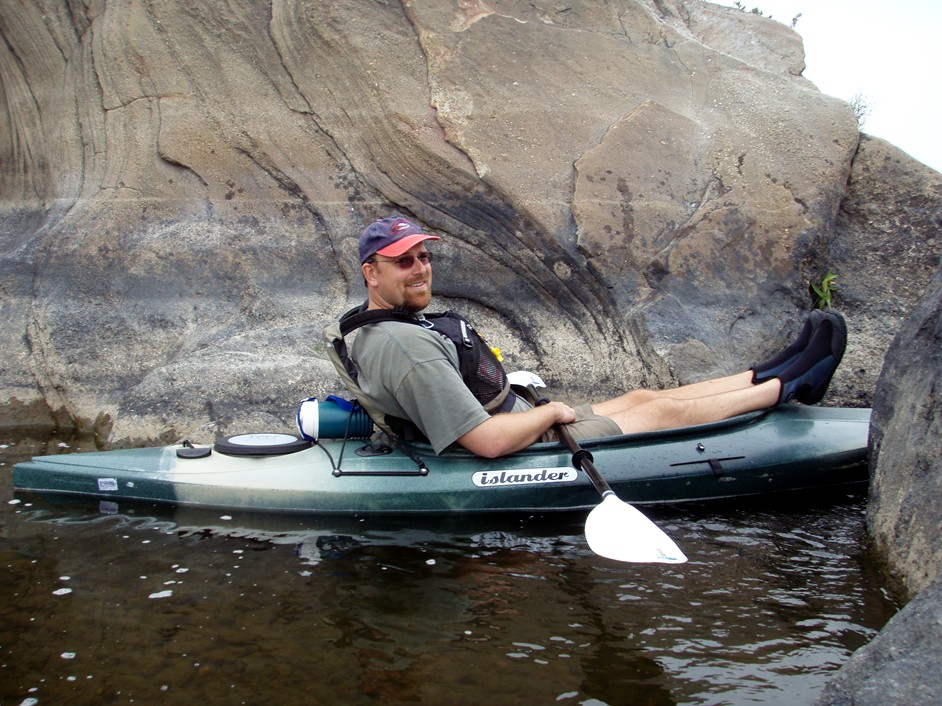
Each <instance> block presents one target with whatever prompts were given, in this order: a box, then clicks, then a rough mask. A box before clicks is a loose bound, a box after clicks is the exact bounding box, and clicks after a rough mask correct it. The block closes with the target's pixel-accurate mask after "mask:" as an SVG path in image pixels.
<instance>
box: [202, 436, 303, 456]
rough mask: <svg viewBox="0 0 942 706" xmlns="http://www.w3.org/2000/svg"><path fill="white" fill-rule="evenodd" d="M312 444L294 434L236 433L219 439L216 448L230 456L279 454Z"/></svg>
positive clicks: (301, 448)
mask: <svg viewBox="0 0 942 706" xmlns="http://www.w3.org/2000/svg"><path fill="white" fill-rule="evenodd" d="M310 445H311V442H310V441H306V440H304V439H299V438H298V437H296V436H294V435H293V434H277V433H273V434H235V435H233V436H227V437H225V438H222V439H217V440H216V444H215V446H214V448H215V449H216V451H218V452H219V453H221V454H228V455H229V456H277V455H279V454H291V453H294V452H296V451H303V450H304V449H306V448H308V447H310Z"/></svg>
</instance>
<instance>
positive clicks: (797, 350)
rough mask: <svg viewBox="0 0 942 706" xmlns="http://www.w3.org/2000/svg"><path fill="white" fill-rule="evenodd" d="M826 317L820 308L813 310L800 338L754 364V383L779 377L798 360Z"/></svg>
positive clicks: (806, 320) (799, 335)
mask: <svg viewBox="0 0 942 706" xmlns="http://www.w3.org/2000/svg"><path fill="white" fill-rule="evenodd" d="M824 317H825V313H824V312H823V311H821V310H820V309H815V310H814V311H812V312H811V313H810V314H809V315H808V318H807V319H805V325H804V327H803V328H802V329H801V333H799V334H798V338H796V339H795V340H794V341H792V342H791V343H790V344H789V345H788V347H787V348H786V349H785V350H783V351H782V352H781V353H779V354H778V355H777V356H775V357H774V358H770V359H769V360H766V361H764V362H762V363H757V364H756V365H753V366H752V368H750V370H752V384H753V385H758V384H759V383H760V382H765V381H766V380H771V379H772V378H774V377H778V376H779V375H781V374H782V373H783V372H784V371H785V370H787V369H788V368H789V366H791V365H792V364H793V363H794V362H795V361H797V360H798V357H799V356H800V355H801V354H802V353H804V351H805V348H807V347H808V343H809V342H810V341H811V337H812V336H814V333H815V331H817V330H818V326H820V325H821V322H822V321H824Z"/></svg>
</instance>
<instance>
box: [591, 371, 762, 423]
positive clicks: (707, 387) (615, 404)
mask: <svg viewBox="0 0 942 706" xmlns="http://www.w3.org/2000/svg"><path fill="white" fill-rule="evenodd" d="M750 387H752V373H751V372H750V371H746V372H743V373H738V374H736V375H729V376H727V377H723V378H715V379H713V380H704V381H702V382H695V383H692V384H690V385H683V386H681V387H675V388H671V389H668V390H632V391H631V392H626V393H625V394H623V395H620V396H618V397H615V398H614V399H611V400H606V401H605V402H599V403H597V404H593V405H592V409H593V410H594V411H595V413H596V414H602V415H605V416H607V417H611V416H612V415H614V414H618V413H620V412H624V411H626V410H628V409H630V408H631V407H634V406H635V405H637V404H641V403H642V402H647V401H649V400H651V399H656V398H659V397H668V398H671V399H675V400H691V399H696V398H698V397H709V396H711V395H719V394H722V393H724V392H734V391H736V390H746V389H748V388H750Z"/></svg>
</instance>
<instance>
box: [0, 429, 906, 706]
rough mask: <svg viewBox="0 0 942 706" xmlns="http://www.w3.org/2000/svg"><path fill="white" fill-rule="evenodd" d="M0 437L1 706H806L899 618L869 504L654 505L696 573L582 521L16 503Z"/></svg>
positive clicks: (854, 495) (854, 499)
mask: <svg viewBox="0 0 942 706" xmlns="http://www.w3.org/2000/svg"><path fill="white" fill-rule="evenodd" d="M0 445H7V447H6V448H2V449H0V464H2V465H0V611H2V616H3V617H2V623H0V704H3V705H4V706H5V705H6V704H61V703H70V704H99V703H114V704H131V703H136V704H191V703H201V704H226V705H228V704H266V703H278V704H338V703H343V704H436V705H437V704H443V703H448V704H455V705H461V704H475V705H477V704H481V703H487V704H488V705H489V706H492V705H502V704H564V705H565V704H610V705H612V706H614V705H616V704H619V705H620V704H644V705H646V706H657V705H661V704H663V705H668V704H734V705H739V704H758V703H761V704H788V705H789V706H794V705H796V704H810V703H812V702H813V700H814V698H815V695H816V694H817V693H818V691H819V690H820V688H821V687H822V686H823V684H824V683H825V682H826V681H827V679H828V677H829V676H830V675H831V674H832V673H833V672H834V671H835V670H836V669H837V668H838V667H839V666H840V665H841V664H843V663H844V662H845V661H846V659H847V657H848V656H849V655H850V653H851V652H852V651H853V650H855V649H856V648H858V647H859V646H861V645H863V644H864V643H866V642H867V641H868V640H869V639H870V638H871V637H872V636H873V635H874V634H875V632H876V631H877V630H879V629H880V628H881V627H882V626H883V625H884V624H885V622H886V621H887V620H888V619H889V618H890V616H891V615H892V613H893V612H894V610H895V607H894V605H893V603H892V602H891V601H890V600H889V598H888V597H887V596H886V595H885V594H884V592H883V590H882V589H881V584H880V578H879V576H878V575H877V574H876V573H875V571H874V570H873V569H872V568H871V567H870V566H869V565H868V563H867V561H866V558H865V555H864V542H865V532H864V524H863V513H864V507H865V495H864V493H863V491H862V490H858V491H856V492H846V491H845V492H841V493H837V494H832V495H830V496H827V497H821V496H820V494H817V495H816V496H815V497H809V496H800V497H791V498H789V499H787V500H782V501H778V502H767V501H765V502H758V501H751V502H749V503H741V504H738V505H725V506H719V505H701V506H693V507H685V508H679V509H657V510H655V509H646V512H647V514H648V515H649V516H650V517H652V519H654V520H655V521H656V522H657V523H658V524H659V525H660V526H661V527H662V528H664V529H665V530H666V531H667V532H668V534H670V535H671V536H672V537H673V538H674V539H675V540H676V541H677V542H678V544H679V545H680V546H681V547H682V548H683V549H684V551H685V552H686V554H687V555H688V557H689V559H690V561H689V562H688V563H687V564H684V565H679V566H669V565H636V564H618V563H615V562H612V561H609V560H606V559H601V558H599V557H597V556H595V555H593V554H592V553H591V552H590V551H589V550H588V548H587V547H586V545H585V542H584V537H583V535H582V527H581V522H583V521H584V517H581V516H579V515H548V516H545V517H510V518H481V519H477V520H473V521H472V520H462V519H460V518H444V519H442V518H440V519H436V520H426V521H424V522H421V523H419V522H415V521H413V522H410V523H409V524H405V523H402V522H400V523H398V524H397V523H396V522H394V521H391V520H385V521H379V520H376V519H369V518H351V519H346V520H344V519H337V518H333V519H330V518H328V519H310V518H308V519H301V518H288V517H280V518H279V517H270V516H268V517H265V516H253V515H246V514H244V513H237V512H228V513H227V512H219V511H193V510H176V511H175V510H173V509H170V508H163V509H162V508H157V507H152V506H141V505H138V506H132V505H128V506H124V505H122V506H114V505H112V504H109V503H106V504H103V505H99V504H98V503H96V502H82V503H78V504H59V503H56V504H54V503H52V502H50V501H48V500H45V499H43V498H40V497H37V496H33V495H25V494H24V495H20V494H17V495H16V496H15V497H14V494H13V492H12V489H11V471H12V465H13V462H14V461H16V460H19V459H20V458H23V457H25V456H28V455H31V454H32V453H35V452H37V449H36V444H35V443H31V442H28V441H27V440H25V439H14V438H9V439H3V438H0ZM47 447H51V448H53V449H56V448H57V447H56V445H55V442H52V443H51V444H50V445H47V446H46V447H44V448H42V449H39V450H38V451H39V452H43V453H44V452H46V450H45V449H46V448H47ZM64 450H72V449H64Z"/></svg>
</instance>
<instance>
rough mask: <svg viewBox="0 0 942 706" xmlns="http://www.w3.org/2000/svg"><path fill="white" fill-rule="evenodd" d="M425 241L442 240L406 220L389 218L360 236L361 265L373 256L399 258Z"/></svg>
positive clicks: (370, 225)
mask: <svg viewBox="0 0 942 706" xmlns="http://www.w3.org/2000/svg"><path fill="white" fill-rule="evenodd" d="M424 240H441V238H440V237H438V236H437V235H429V234H428V233H423V232H422V230H421V229H420V228H418V227H417V226H415V225H413V224H412V223H410V222H409V221H407V220H406V219H405V218H400V217H398V216H389V217H388V218H382V219H380V220H378V221H374V222H373V223H370V224H369V225H368V226H367V227H366V228H364V229H363V232H362V233H361V234H360V264H361V265H362V264H363V263H364V262H366V261H367V260H369V259H370V258H371V257H373V255H377V254H379V255H383V256H384V257H399V256H400V255H402V253H404V252H406V250H409V249H410V248H412V247H414V246H415V245H418V244H419V243H421V242H422V241H424Z"/></svg>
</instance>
